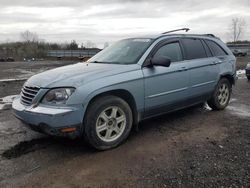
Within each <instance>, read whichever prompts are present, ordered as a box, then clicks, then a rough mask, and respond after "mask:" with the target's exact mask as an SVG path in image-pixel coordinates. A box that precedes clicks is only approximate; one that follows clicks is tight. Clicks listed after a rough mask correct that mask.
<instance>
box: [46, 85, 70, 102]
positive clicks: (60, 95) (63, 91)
mask: <svg viewBox="0 0 250 188" xmlns="http://www.w3.org/2000/svg"><path fill="white" fill-rule="evenodd" d="M74 91H75V88H57V89H52V90H50V91H49V92H47V93H46V95H45V96H44V98H43V100H42V103H44V104H65V103H66V101H67V100H68V99H69V97H70V96H71V95H72V93H74Z"/></svg>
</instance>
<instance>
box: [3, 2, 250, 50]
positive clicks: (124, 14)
mask: <svg viewBox="0 0 250 188" xmlns="http://www.w3.org/2000/svg"><path fill="white" fill-rule="evenodd" d="M233 17H242V18H245V20H246V22H247V25H248V30H250V0H206V1H202V0H109V1H106V0H88V1H86V0H0V41H1V42H5V41H7V40H8V41H16V40H20V32H23V31H25V30H29V31H32V32H36V33H37V34H38V35H39V37H40V38H41V39H44V40H46V41H48V42H49V41H53V42H65V41H71V40H72V39H75V40H76V41H77V42H78V43H82V42H83V43H84V42H86V41H87V40H91V41H93V42H95V43H96V44H97V45H98V46H99V47H102V46H103V43H104V42H106V41H107V42H112V41H116V40H118V39H122V38H126V37H130V36H138V35H144V34H146V35H147V34H158V33H161V32H164V31H166V30H172V29H176V28H181V27H189V28H191V31H190V33H214V34H216V35H217V36H219V37H221V38H222V39H223V40H224V41H228V40H230V37H229V34H228V28H229V25H230V22H231V19H232V18H233ZM242 39H250V31H246V32H245V34H244V36H243V37H242Z"/></svg>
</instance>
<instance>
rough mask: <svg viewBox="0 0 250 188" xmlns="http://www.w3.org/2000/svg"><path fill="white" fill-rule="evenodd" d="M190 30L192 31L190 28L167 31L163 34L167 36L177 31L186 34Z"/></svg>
mask: <svg viewBox="0 0 250 188" xmlns="http://www.w3.org/2000/svg"><path fill="white" fill-rule="evenodd" d="M189 30H190V29H189V28H182V29H175V30H171V31H166V32H164V33H162V34H163V35H165V34H168V33H173V32H176V31H185V32H188V31H189Z"/></svg>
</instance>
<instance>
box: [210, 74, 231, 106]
mask: <svg viewBox="0 0 250 188" xmlns="http://www.w3.org/2000/svg"><path fill="white" fill-rule="evenodd" d="M223 85H225V87H227V88H228V90H229V92H228V97H226V95H225V97H223V101H220V100H219V97H220V94H221V93H220V88H221V87H222V86H223ZM231 93H232V85H231V83H230V82H229V80H228V79H227V78H222V79H220V81H219V82H218V84H217V86H216V88H215V90H214V92H213V94H212V97H211V98H210V99H209V100H208V101H207V104H208V106H209V107H210V108H212V109H213V110H223V109H225V108H226V107H227V105H228V103H229V101H230V97H231ZM223 96H224V94H223ZM224 99H225V100H224Z"/></svg>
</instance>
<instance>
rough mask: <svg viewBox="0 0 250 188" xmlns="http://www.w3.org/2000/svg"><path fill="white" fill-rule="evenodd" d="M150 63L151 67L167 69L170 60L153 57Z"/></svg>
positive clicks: (162, 57)
mask: <svg viewBox="0 0 250 188" xmlns="http://www.w3.org/2000/svg"><path fill="white" fill-rule="evenodd" d="M151 63H152V65H155V66H163V67H169V66H170V64H171V60H170V59H169V58H166V57H164V56H158V57H153V58H152V59H151Z"/></svg>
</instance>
